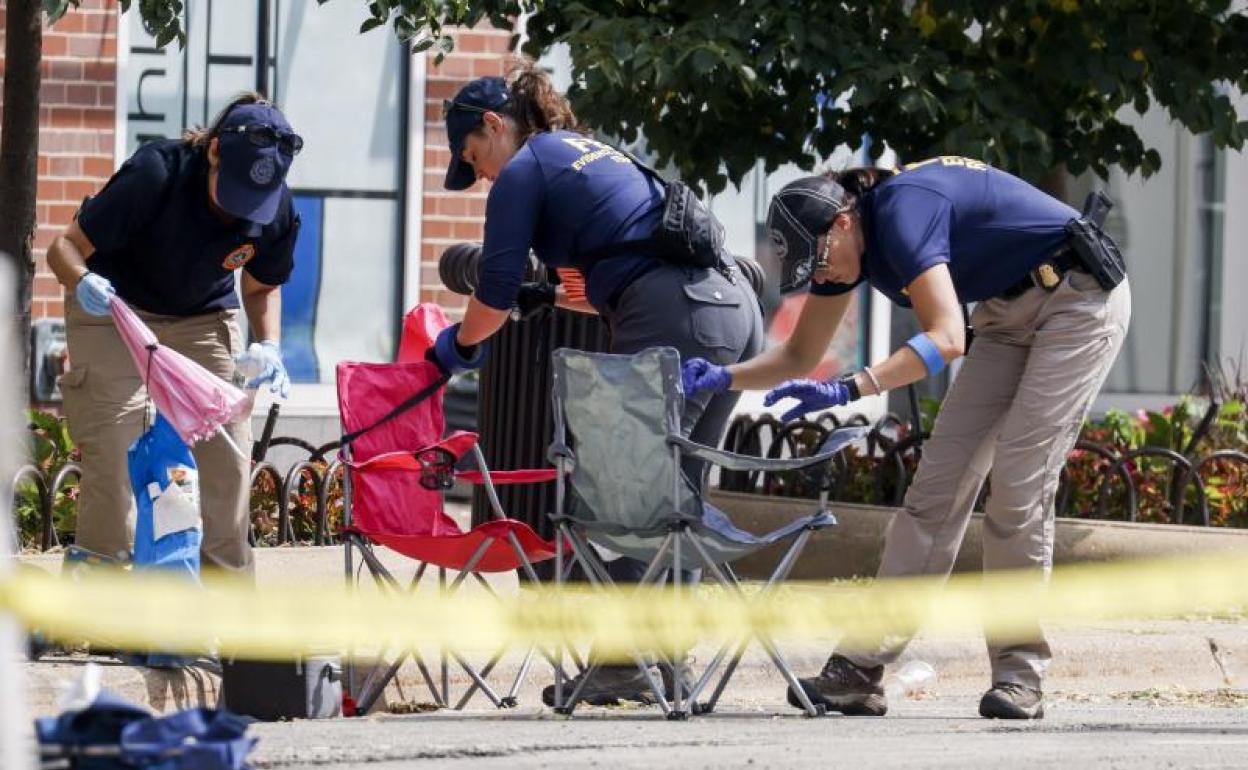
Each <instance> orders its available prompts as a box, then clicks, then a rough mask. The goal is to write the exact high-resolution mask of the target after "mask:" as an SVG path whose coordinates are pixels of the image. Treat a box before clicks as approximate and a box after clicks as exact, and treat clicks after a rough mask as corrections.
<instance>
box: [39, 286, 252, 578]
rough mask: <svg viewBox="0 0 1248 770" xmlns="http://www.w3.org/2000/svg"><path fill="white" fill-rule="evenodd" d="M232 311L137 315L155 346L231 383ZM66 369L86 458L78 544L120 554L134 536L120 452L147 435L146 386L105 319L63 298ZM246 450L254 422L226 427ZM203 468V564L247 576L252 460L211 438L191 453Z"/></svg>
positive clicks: (238, 344)
mask: <svg viewBox="0 0 1248 770" xmlns="http://www.w3.org/2000/svg"><path fill="white" fill-rule="evenodd" d="M238 314H239V313H238V311H237V310H223V311H219V312H213V313H205V314H203V315H197V316H191V317H188V318H178V317H172V316H159V315H153V314H151V313H143V312H139V316H140V317H141V318H142V319H143V321H144V322H145V323H146V324H147V325H148V326H149V327H150V328H151V330H152V332H153V333H154V334H155V335H156V337H157V338H158V339H159V340H160V342H161V344H164V345H168V346H169V347H171V348H173V349H174V350H177V351H178V352H180V353H182V354H184V355H186V356H188V357H190V358H191V359H192V360H194V361H195V362H196V363H198V364H199V365H201V366H203V367H204V368H206V369H207V370H208V371H210V372H212V373H213V374H215V375H217V376H218V377H220V378H222V379H223V380H226V381H227V382H234V368H235V367H234V356H235V355H237V354H239V353H241V352H242V332H241V330H240V329H239V324H238ZM65 315H66V318H65V326H66V334H67V336H68V342H69V358H70V369H69V371H67V372H66V373H65V374H64V375H63V376H62V377H61V393H62V394H63V395H64V398H65V415H66V417H67V418H68V419H69V430H70V434H71V435H72V436H73V439H74V442H75V443H76V444H77V445H78V447H79V449H80V450H81V452H82V487H81V491H80V495H79V498H78V528H77V533H76V535H75V542H76V543H77V545H79V546H81V547H83V548H86V549H88V550H91V551H95V552H96V553H101V554H105V555H109V556H116V555H117V554H119V553H124V552H128V551H130V550H131V548H132V546H133V538H134V516H135V512H134V494H133V492H132V491H131V488H130V478H129V475H128V470H127V466H126V451H127V450H128V449H129V448H130V445H131V444H133V443H134V441H135V439H137V438H138V437H139V436H140V435H141V434H142V432H143V424H144V410H145V406H146V397H147V394H146V390H145V388H144V387H143V383H142V380H141V379H140V377H139V371H138V370H137V368H136V367H135V365H134V361H133V359H131V357H130V353H129V351H128V350H127V349H126V346H125V344H124V343H123V342H122V341H121V337H120V336H119V335H118V334H117V329H116V327H115V326H114V325H113V320H112V318H111V317H110V316H104V317H102V318H101V317H96V316H92V315H89V314H87V313H86V312H84V311H83V310H82V308H80V307H79V306H78V303H77V302H75V301H74V298H73V296H72V295H67V296H66V298H65ZM226 429H227V430H228V431H229V433H230V436H231V437H232V438H233V439H234V442H235V444H237V445H238V447H239V448H240V449H241V450H242V451H243V452H245V453H246V452H249V451H250V450H251V423H250V417H249V416H248V417H244V418H242V419H239V420H238V421H236V422H234V423H231V424H229V425H228V426H226ZM192 452H193V454H194V456H195V464H196V465H197V466H198V468H199V483H200V511H201V514H202V515H203V532H204V537H203V545H202V546H201V557H202V559H203V563H204V566H205V567H217V568H221V569H225V570H231V571H241V572H251V571H252V554H251V546H250V545H248V542H247V534H248V529H249V526H250V522H249V518H250V505H249V496H250V488H251V484H250V476H251V468H250V462H248V461H245V460H243V459H240V458H239V457H238V455H236V454H235V453H234V451H233V450H232V449H231V448H230V447H229V445H228V444H227V443H226V441H225V440H224V439H223V438H221V437H220V436H216V437H214V438H212V439H209V440H207V441H202V442H200V443H199V444H198V445H197V446H195V447H194V448H193V450H192Z"/></svg>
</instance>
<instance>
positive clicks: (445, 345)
mask: <svg viewBox="0 0 1248 770" xmlns="http://www.w3.org/2000/svg"><path fill="white" fill-rule="evenodd" d="M458 334H459V324H454V325H452V326H448V327H446V328H445V329H443V330H442V331H441V332H439V333H438V338H437V340H435V341H434V343H433V347H431V348H429V350H427V351H425V358H426V359H427V360H429V361H432V362H433V363H435V364H437V365H438V368H439V369H441V370H442V372H443V373H444V374H459V373H460V372H466V371H468V370H469V369H480V368H481V365H482V364H484V363H485V354H486V352H487V350H488V345H487V343H485V342H482V343H480V344H478V345H473V346H472V347H470V348H465V347H462V346H461V345H460V344H459V343H457V342H456V341H455V336H456V335H458Z"/></svg>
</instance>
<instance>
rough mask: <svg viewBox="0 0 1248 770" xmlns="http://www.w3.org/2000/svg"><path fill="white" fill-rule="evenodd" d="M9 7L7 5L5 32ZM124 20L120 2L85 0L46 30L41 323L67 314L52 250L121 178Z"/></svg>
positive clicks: (37, 310)
mask: <svg viewBox="0 0 1248 770" xmlns="http://www.w3.org/2000/svg"><path fill="white" fill-rule="evenodd" d="M4 5H5V4H4V2H3V0H0V26H2V25H3V19H4V10H5V9H4ZM118 16H119V14H118V11H117V3H116V2H115V0H82V5H81V8H79V9H76V10H75V9H71V10H70V11H69V12H68V13H66V14H65V16H63V17H62V18H61V20H60V21H58V22H57V23H56V26H55V27H51V28H45V29H44V33H43V73H42V75H43V86H42V89H41V91H40V94H39V101H40V115H39V197H38V206H37V210H36V221H37V223H38V230H37V231H36V233H35V261H36V268H35V269H36V274H35V285H34V300H33V306H32V308H31V311H32V315H33V316H34V317H35V318H45V317H49V316H61V315H62V313H63V312H64V311H63V307H64V306H63V304H62V293H61V287H60V285H59V284H58V283H57V282H56V279H55V278H54V277H53V276H52V274H51V273H50V272H49V271H48V267H47V262H46V261H45V258H44V254H45V252H46V251H47V248H48V244H50V243H51V242H52V239H53V238H55V237H56V236H57V235H59V234H60V233H61V232H62V231H63V230H64V229H65V226H66V225H68V224H69V221H70V219H71V218H72V217H73V214H74V212H75V211H76V210H77V208H78V204H79V203H81V202H82V198H83V196H84V195H90V194H91V193H93V192H95V191H96V190H98V189H99V188H100V186H101V185H102V184H103V183H104V182H105V181H106V180H107V179H108V177H109V176H111V175H112V173H113V136H114V133H115V127H116V118H115V114H114V113H115V93H116V92H115V88H116V81H117V22H118ZM2 51H3V48H2V47H0V67H2V62H3V53H2Z"/></svg>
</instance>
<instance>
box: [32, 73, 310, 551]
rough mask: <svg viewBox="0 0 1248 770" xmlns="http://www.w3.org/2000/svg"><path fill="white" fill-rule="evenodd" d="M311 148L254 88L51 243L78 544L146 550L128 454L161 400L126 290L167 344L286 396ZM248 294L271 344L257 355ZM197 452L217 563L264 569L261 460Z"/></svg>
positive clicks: (244, 429) (209, 547)
mask: <svg viewBox="0 0 1248 770" xmlns="http://www.w3.org/2000/svg"><path fill="white" fill-rule="evenodd" d="M302 146H303V140H302V139H301V138H299V136H298V135H297V134H295V133H294V132H293V131H291V129H290V126H289V125H288V124H287V122H286V119H285V118H284V117H283V116H282V114H281V113H280V112H279V111H278V110H277V108H276V107H274V106H273V105H271V104H269V103H268V102H267V101H265V100H264V99H263V98H261V97H260V96H259V95H258V94H244V95H242V96H240V97H238V98H237V99H235V100H234V101H233V102H232V103H231V104H230V105H229V106H227V107H226V108H225V110H224V111H222V113H221V115H219V116H218V117H217V119H216V121H214V123H213V125H212V126H211V128H209V129H206V130H203V131H193V132H189V133H188V134H187V136H186V137H184V138H183V139H181V140H169V141H157V142H151V143H149V144H146V145H144V146H143V147H141V148H140V149H139V150H138V151H137V152H135V153H134V155H133V156H132V157H131V158H130V159H129V160H127V161H126V162H125V163H124V164H123V165H122V167H121V168H120V169H119V170H118V171H117V173H116V174H114V175H113V177H112V178H111V179H110V180H109V181H108V183H107V184H106V185H105V186H104V188H103V189H102V190H100V192H99V193H98V194H97V195H95V196H94V197H92V198H89V199H88V200H87V201H86V202H84V203H83V205H82V208H81V209H79V211H78V214H77V216H76V217H75V219H74V222H73V223H72V224H70V226H69V228H68V229H67V230H66V232H65V234H64V235H62V236H61V237H59V238H57V239H56V240H55V241H54V242H53V243H52V246H51V248H49V249H48V264H49V266H50V267H51V268H52V270H53V272H54V273H56V276H57V278H58V279H59V280H60V282H61V284H62V285H64V286H65V287H66V289H67V291H66V294H67V299H66V303H65V304H66V318H65V321H66V333H67V336H68V341H69V358H70V369H69V371H68V372H66V374H65V375H64V376H63V378H62V380H61V386H62V393H63V394H64V397H65V413H66V416H67V417H68V419H69V429H70V433H71V435H72V436H73V438H74V441H75V442H76V443H77V444H78V446H79V448H80V450H81V452H82V491H81V495H80V497H79V499H78V528H77V532H76V534H75V543H76V545H78V546H79V547H81V548H83V549H86V550H88V551H91V552H93V553H96V554H100V555H102V556H105V557H107V558H110V559H112V558H120V559H125V558H126V556H127V555H128V553H129V551H130V550H131V547H132V544H131V541H132V537H133V534H132V533H133V521H134V517H133V511H134V499H133V494H132V492H131V489H130V481H129V477H128V475H127V468H126V451H127V449H128V448H129V447H130V445H131V444H132V443H133V442H134V440H135V439H137V438H138V437H139V434H140V433H141V432H142V429H143V425H144V422H145V419H144V412H145V408H146V406H145V404H146V397H145V394H144V391H143V384H142V380H141V379H140V376H139V375H140V373H139V372H138V371H136V370H135V367H134V364H133V362H132V361H131V359H130V356H129V354H128V353H127V352H126V348H125V346H124V345H123V343H122V341H121V338H120V337H119V336H118V334H117V329H116V327H114V326H113V322H112V319H111V317H110V316H109V312H108V307H109V303H110V302H111V301H112V297H113V296H117V297H120V298H121V299H122V300H124V301H125V302H127V303H128V304H130V305H131V306H133V307H134V308H135V309H136V310H137V311H138V312H139V315H140V316H141V317H142V318H143V320H144V321H146V322H147V324H148V325H149V326H150V327H151V329H152V331H153V332H154V333H155V334H156V336H157V338H158V339H159V340H160V342H161V343H163V344H165V345H168V346H170V347H172V348H173V349H175V350H177V351H179V352H181V353H183V354H185V355H187V356H189V357H190V358H191V359H193V360H194V361H196V362H197V363H199V364H200V365H202V366H204V367H205V368H206V369H208V370H209V371H211V372H213V373H214V374H216V375H217V376H219V377H221V378H222V379H224V380H226V381H234V380H235V377H236V364H238V363H242V362H244V361H245V362H246V364H247V365H248V368H250V369H253V370H255V371H261V372H262V373H261V374H260V375H259V376H258V377H255V378H254V379H253V380H252V382H250V383H248V385H249V386H250V387H255V386H257V385H260V384H262V383H267V384H268V385H269V387H270V389H272V390H273V391H274V392H275V393H277V394H279V395H282V396H284V395H285V394H286V391H287V390H288V388H289V379H288V378H287V376H286V370H285V367H284V366H283V365H282V359H281V353H280V350H279V347H278V337H279V336H280V332H281V293H280V288H279V287H280V286H281V284H283V283H285V282H286V280H287V279H288V278H289V277H290V273H291V270H292V269H293V267H294V263H293V256H292V254H293V249H294V244H295V238H296V236H297V234H298V231H299V218H298V215H297V214H296V213H295V211H294V208H293V207H292V205H291V200H290V191H289V190H288V189H287V188H286V184H285V181H284V180H285V176H286V171H287V169H288V168H289V167H290V164H291V162H292V160H293V159H294V155H295V154H296V153H298V151H299V150H300V149H301V148H302ZM240 274H241V277H240ZM236 282H237V283H239V284H241V292H236V288H235V286H236ZM240 294H241V297H242V304H243V306H244V308H245V309H246V311H247V316H248V319H249V320H250V321H251V327H252V331H253V333H254V334H255V336H256V338H257V339H258V340H260V341H261V342H260V345H259V346H256V347H253V348H252V349H251V350H250V351H249V352H246V353H244V351H243V339H242V331H241V329H240V327H239V323H238V315H239V309H238V308H239V295H240ZM248 419H249V418H248V417H244V418H242V419H240V420H238V421H236V422H235V423H233V424H231V425H228V426H226V428H227V430H229V432H230V435H231V437H232V439H233V440H234V442H235V444H236V445H238V446H240V447H246V446H248V445H249V444H250V442H251V431H250V426H249V424H248ZM194 453H195V462H196V465H197V466H198V469H199V483H200V499H201V511H202V515H203V534H204V536H203V544H202V546H201V551H202V556H203V560H204V563H205V564H206V565H208V566H210V567H215V568H219V569H224V570H230V571H236V572H250V571H251V569H252V556H251V548H250V546H249V545H248V542H247V533H248V526H249V523H248V513H249V512H248V493H249V479H250V463H249V462H248V460H247V459H246V458H242V457H239V456H238V455H237V453H236V452H234V451H233V449H231V448H230V447H229V445H228V443H227V442H226V441H225V440H224V439H223V438H221V437H216V438H213V439H211V440H209V441H205V442H202V443H201V444H199V445H198V446H196V447H195V448H194Z"/></svg>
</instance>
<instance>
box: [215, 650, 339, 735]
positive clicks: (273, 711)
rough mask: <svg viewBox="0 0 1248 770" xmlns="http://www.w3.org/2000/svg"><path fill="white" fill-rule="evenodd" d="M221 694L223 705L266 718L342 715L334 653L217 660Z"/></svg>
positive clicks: (267, 719) (325, 717) (239, 711)
mask: <svg viewBox="0 0 1248 770" xmlns="http://www.w3.org/2000/svg"><path fill="white" fill-rule="evenodd" d="M221 695H222V698H223V699H224V701H225V707H226V709H228V710H230V711H233V712H234V713H236V714H243V715H245V716H249V717H254V718H256V719H259V720H262V721H266V722H271V721H275V720H278V719H329V718H333V717H338V716H342V664H341V662H340V660H339V659H338V656H336V655H332V656H330V655H327V656H320V657H309V658H305V659H303V660H300V661H294V662H291V661H282V662H275V661H257V660H228V659H226V660H222V662H221Z"/></svg>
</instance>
